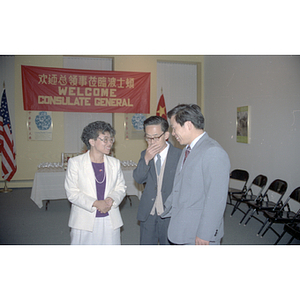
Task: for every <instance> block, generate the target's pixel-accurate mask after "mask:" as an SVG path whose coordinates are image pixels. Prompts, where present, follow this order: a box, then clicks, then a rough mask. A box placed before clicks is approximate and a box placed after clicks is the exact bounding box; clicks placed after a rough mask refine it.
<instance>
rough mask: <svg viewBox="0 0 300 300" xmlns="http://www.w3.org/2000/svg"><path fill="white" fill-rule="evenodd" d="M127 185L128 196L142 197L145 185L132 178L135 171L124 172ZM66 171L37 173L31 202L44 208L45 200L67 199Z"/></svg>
mask: <svg viewBox="0 0 300 300" xmlns="http://www.w3.org/2000/svg"><path fill="white" fill-rule="evenodd" d="M122 171H123V174H124V179H125V183H126V185H127V193H126V194H127V195H128V196H131V195H135V196H137V197H138V198H140V197H141V195H142V191H143V185H142V184H137V183H136V182H135V180H134V179H133V177H132V172H133V170H130V169H128V170H126V169H125V170H122ZM65 174H66V172H65V171H62V172H36V173H35V176H34V181H33V186H32V190H31V200H32V201H33V202H34V203H35V204H36V205H37V206H38V207H39V208H42V207H43V200H58V199H67V195H66V191H65V187H64V182H65Z"/></svg>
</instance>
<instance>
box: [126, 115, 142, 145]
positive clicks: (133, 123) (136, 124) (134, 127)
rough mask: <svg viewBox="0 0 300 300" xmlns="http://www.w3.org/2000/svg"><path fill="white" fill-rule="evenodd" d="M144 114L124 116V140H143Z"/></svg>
mask: <svg viewBox="0 0 300 300" xmlns="http://www.w3.org/2000/svg"><path fill="white" fill-rule="evenodd" d="M145 120H146V115H145V114H125V122H124V127H125V139H126V140H142V139H144V135H145V134H144V121H145Z"/></svg>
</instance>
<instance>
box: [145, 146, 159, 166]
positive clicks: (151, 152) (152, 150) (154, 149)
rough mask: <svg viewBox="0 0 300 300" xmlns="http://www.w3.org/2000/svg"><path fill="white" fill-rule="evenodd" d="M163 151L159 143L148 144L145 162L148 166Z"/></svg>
mask: <svg viewBox="0 0 300 300" xmlns="http://www.w3.org/2000/svg"><path fill="white" fill-rule="evenodd" d="M160 151H161V145H160V144H159V143H152V144H148V148H147V150H146V153H145V162H146V165H148V164H149V161H150V160H151V159H153V157H154V156H155V155H156V154H157V153H159V152H160Z"/></svg>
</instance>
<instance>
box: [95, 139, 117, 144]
mask: <svg viewBox="0 0 300 300" xmlns="http://www.w3.org/2000/svg"><path fill="white" fill-rule="evenodd" d="M98 139H99V140H100V141H102V142H103V143H104V144H107V143H108V142H111V143H112V144H113V143H114V142H115V138H109V137H105V138H104V139H101V137H98Z"/></svg>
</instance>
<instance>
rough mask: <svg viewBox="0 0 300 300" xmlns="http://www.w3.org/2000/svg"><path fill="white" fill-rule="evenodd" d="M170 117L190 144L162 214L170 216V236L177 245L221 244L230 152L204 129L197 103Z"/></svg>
mask: <svg viewBox="0 0 300 300" xmlns="http://www.w3.org/2000/svg"><path fill="white" fill-rule="evenodd" d="M168 118H170V124H171V127H172V135H173V136H174V137H175V138H176V139H177V141H178V142H179V143H180V144H181V145H187V146H186V148H185V149H183V151H182V154H181V157H180V159H179V162H178V165H177V170H176V175H175V178H174V185H173V190H172V193H171V194H170V196H169V197H168V199H167V201H166V203H165V206H166V208H165V211H164V213H163V214H162V217H171V220H170V224H169V229H168V238H169V240H170V241H171V242H172V243H174V244H186V245H195V244H196V245H209V244H211V245H213V244H214V245H216V244H220V242H221V238H222V237H223V235H224V225H223V216H224V211H225V207H226V200H227V193H228V182H229V172H230V161H229V158H228V155H227V153H226V152H225V151H224V149H223V148H222V147H221V146H220V145H219V144H218V143H217V142H216V141H215V140H213V139H211V138H210V137H209V136H208V134H207V133H206V132H205V131H204V117H203V115H202V113H201V109H200V107H199V106H198V105H195V104H191V105H185V104H182V105H178V106H176V107H175V108H173V109H172V110H171V111H169V112H168Z"/></svg>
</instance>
